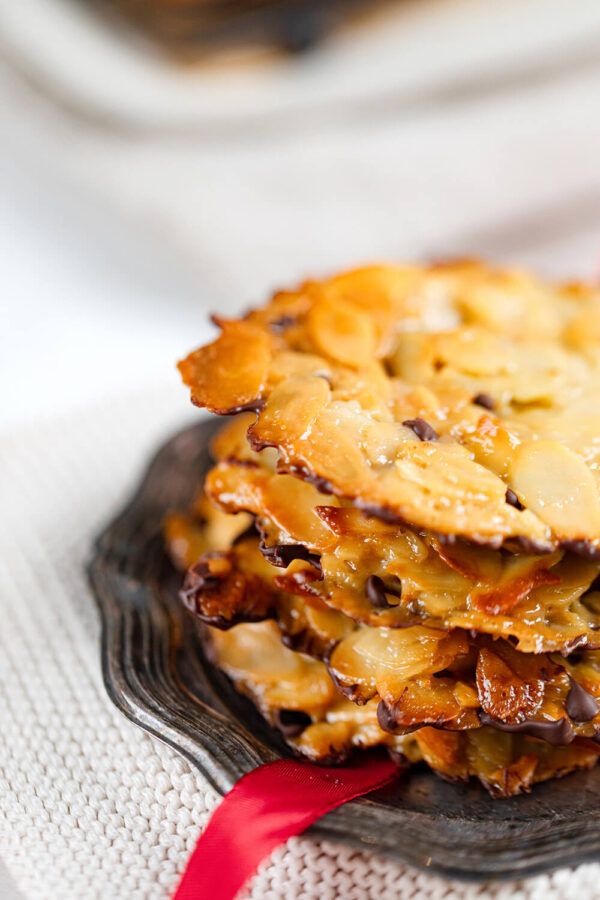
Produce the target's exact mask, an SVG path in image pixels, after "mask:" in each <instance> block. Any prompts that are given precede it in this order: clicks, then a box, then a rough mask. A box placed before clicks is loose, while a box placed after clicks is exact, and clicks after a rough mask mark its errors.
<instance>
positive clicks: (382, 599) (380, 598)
mask: <svg viewBox="0 0 600 900" xmlns="http://www.w3.org/2000/svg"><path fill="white" fill-rule="evenodd" d="M396 581H397V582H398V584H399V585H400V586H399V587H397V588H390V587H387V586H386V585H385V584H384V583H383V581H382V579H381V578H380V577H379V575H369V577H368V578H367V582H366V585H365V587H366V591H367V597H368V598H369V600H370V601H371V603H372V604H373V606H376V607H377V609H389V608H390V604H389V603H388V601H387V597H386V596H385V595H386V594H391V595H392V596H393V597H401V596H402V583H401V581H400V579H399V578H397V579H396Z"/></svg>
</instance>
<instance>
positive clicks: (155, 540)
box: [89, 420, 600, 880]
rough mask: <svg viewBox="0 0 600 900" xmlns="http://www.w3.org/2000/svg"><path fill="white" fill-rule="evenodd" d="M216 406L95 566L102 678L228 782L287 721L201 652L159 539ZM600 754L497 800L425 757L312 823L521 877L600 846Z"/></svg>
mask: <svg viewBox="0 0 600 900" xmlns="http://www.w3.org/2000/svg"><path fill="white" fill-rule="evenodd" d="M218 425H219V423H218V421H214V420H208V421H206V420H205V421H203V422H202V423H201V424H199V425H197V426H194V427H193V428H191V429H187V430H186V431H183V432H181V433H180V434H178V435H176V436H175V437H174V438H173V439H172V440H170V441H169V442H168V443H167V444H166V445H165V446H164V447H163V448H162V449H161V450H160V452H159V453H158V454H157V456H156V457H155V458H154V460H153V461H152V463H151V464H150V466H149V468H148V470H147V472H146V474H145V476H144V478H143V481H142V483H141V485H140V487H139V489H138V492H137V493H136V495H135V497H134V498H133V499H132V501H131V502H130V503H129V504H128V506H127V507H126V508H125V509H124V510H123V512H122V513H121V514H120V515H119V516H118V518H117V519H115V521H114V522H112V523H111V524H110V525H109V526H108V528H107V529H106V530H105V531H104V532H103V533H102V534H101V535H100V537H99V538H98V540H97V542H96V544H95V547H94V552H93V557H92V560H91V563H90V566H89V575H90V580H91V584H92V587H93V590H94V593H95V595H96V597H97V600H98V604H99V606H100V610H101V614H102V621H103V642H102V663H103V672H104V680H105V684H106V689H107V691H108V693H109V695H110V697H111V699H112V700H113V702H114V703H115V704H116V705H117V706H118V707H119V709H121V710H122V712H124V713H125V715H127V716H128V717H129V718H130V719H131V720H132V721H134V722H136V723H137V724H138V725H141V726H142V727H143V728H145V729H146V730H147V731H149V732H151V733H152V734H154V735H156V736H157V737H159V738H161V739H162V740H163V741H165V742H166V743H168V744H170V745H171V746H172V747H174V748H175V749H177V750H179V751H180V752H181V753H183V754H184V755H185V756H186V757H187V758H188V759H189V760H190V761H191V762H192V763H193V764H195V765H196V766H198V768H199V769H200V770H201V771H202V772H203V774H204V775H205V776H206V777H207V778H208V780H209V781H210V782H211V784H212V785H213V786H214V787H215V788H216V789H217V790H218V791H220V792H221V793H224V792H225V791H227V790H229V788H230V787H231V786H232V785H233V783H234V782H235V781H236V780H237V779H238V778H239V777H240V776H241V775H243V774H244V773H245V772H247V771H249V770H250V769H252V768H254V767H255V766H257V765H259V764H260V763H262V762H266V761H268V760H271V759H274V758H277V757H279V756H282V755H287V754H288V751H287V750H286V748H285V746H284V744H283V743H282V741H281V740H280V738H279V737H278V735H277V734H276V733H275V732H274V731H273V730H272V729H271V728H270V727H269V726H268V725H267V724H266V723H265V722H264V720H263V719H262V718H261V717H260V716H259V715H258V713H257V712H256V710H255V709H254V706H253V705H252V704H251V703H250V701H248V700H246V699H245V698H243V697H240V696H239V695H238V694H237V693H236V692H235V690H234V689H233V687H232V686H231V684H230V682H229V681H228V680H227V678H225V676H223V675H221V674H220V673H219V672H216V671H215V670H214V669H213V668H212V666H211V665H210V663H208V662H207V661H206V660H205V658H204V656H203V653H202V648H201V645H200V640H199V633H198V631H197V629H196V626H195V624H194V621H193V620H192V618H191V617H190V616H189V615H188V613H186V612H185V610H184V609H183V608H182V607H181V605H180V604H179V602H178V599H177V588H178V586H179V584H180V581H181V575H180V574H179V573H177V572H175V571H174V570H173V568H172V566H171V564H170V563H169V560H168V559H167V556H166V554H165V552H164V549H163V542H162V536H161V527H162V521H163V518H164V515H165V513H166V512H167V511H168V510H173V509H185V508H186V507H187V506H188V504H189V502H190V500H191V497H192V495H193V494H194V491H195V489H196V487H197V486H198V484H199V482H200V481H201V479H202V477H203V475H204V473H205V472H206V470H207V468H208V466H209V464H210V459H209V455H208V442H209V439H210V437H211V435H212V434H213V433H214V432H215V430H216V429H217V428H218ZM599 808H600V768H596V769H593V770H592V771H591V772H583V773H577V774H574V775H570V776H568V777H567V778H564V779H562V780H559V781H553V782H550V783H548V784H542V785H538V786H536V787H535V788H534V789H533V791H532V793H531V794H529V795H525V796H522V797H517V798H514V799H512V800H492V799H491V798H490V797H489V796H488V795H487V793H485V791H484V790H483V789H482V788H480V787H479V786H477V785H470V786H462V785H454V784H448V783H447V782H445V781H442V780H441V779H440V778H438V777H437V776H436V775H434V774H433V773H432V772H430V771H428V770H426V769H424V768H423V769H421V768H420V767H417V768H416V769H415V770H414V771H413V772H411V773H410V774H408V775H406V776H404V777H402V778H400V779H398V781H397V782H396V783H395V784H394V785H393V786H391V787H388V788H385V789H383V790H381V791H378V792H377V793H374V794H371V795H369V797H368V798H364V799H361V800H356V801H353V802H352V803H349V804H346V805H345V806H343V807H341V808H340V809H337V810H335V811H334V812H332V813H329V814H328V815H326V816H324V817H323V818H322V819H321V820H320V821H319V822H318V823H317V825H315V826H313V827H312V828H311V830H310V831H311V834H313V835H315V836H317V837H320V838H327V839H329V840H337V841H343V842H344V843H348V844H351V845H353V846H357V847H362V848H363V849H370V850H373V851H376V852H378V853H383V854H386V855H388V856H391V857H395V858H397V859H399V860H402V861H403V862H407V863H410V864H412V865H415V866H419V867H423V868H427V869H428V870H429V871H432V872H438V873H441V874H446V875H451V876H454V877H457V878H463V879H469V880H484V879H488V878H517V877H521V876H523V875H530V874H533V873H536V872H541V871H545V870H549V869H553V868H558V867H559V866H564V865H572V864H575V863H579V862H582V861H584V860H592V859H598V858H600V822H599V820H598V815H597V813H598V809H599Z"/></svg>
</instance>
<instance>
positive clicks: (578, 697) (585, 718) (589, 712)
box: [565, 676, 600, 722]
mask: <svg viewBox="0 0 600 900" xmlns="http://www.w3.org/2000/svg"><path fill="white" fill-rule="evenodd" d="M569 679H570V681H571V689H570V691H569V693H568V694H567V701H566V703H565V710H566V711H567V714H568V715H569V716H570V717H571V718H572V719H573V721H574V722H591V721H592V719H593V718H594V717H595V716H596V715H597V714H598V711H599V710H600V706H599V705H598V701H597V700H596V699H595V697H592V695H591V694H588V692H587V691H586V690H585V689H584V688H582V687H581V685H580V684H578V683H577V682H576V681H574V680H573V679H572V678H571V677H570V676H569Z"/></svg>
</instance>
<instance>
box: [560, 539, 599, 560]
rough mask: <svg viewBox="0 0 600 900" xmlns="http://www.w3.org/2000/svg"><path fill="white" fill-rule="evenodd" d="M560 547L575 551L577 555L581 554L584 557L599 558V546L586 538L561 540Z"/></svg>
mask: <svg viewBox="0 0 600 900" xmlns="http://www.w3.org/2000/svg"><path fill="white" fill-rule="evenodd" d="M561 547H562V548H563V549H564V550H570V551H571V553H575V554H576V555H577V556H583V558H584V559H592V560H598V559H600V547H599V546H597V545H596V544H592V542H591V541H589V540H587V539H584V540H580V541H562V543H561Z"/></svg>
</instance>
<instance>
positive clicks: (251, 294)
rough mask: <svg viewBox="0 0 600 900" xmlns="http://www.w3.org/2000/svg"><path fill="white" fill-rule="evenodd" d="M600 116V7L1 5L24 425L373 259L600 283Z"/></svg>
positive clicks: (5, 359)
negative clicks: (475, 259)
mask: <svg viewBox="0 0 600 900" xmlns="http://www.w3.org/2000/svg"><path fill="white" fill-rule="evenodd" d="M599 107H600V4H598V2H597V0H579V2H578V3H577V4H569V3H565V2H564V0H503V2H502V3H498V2H497V0H396V2H392V0H389V2H377V3H369V2H367V0H331V2H327V0H320V2H317V0H261V2H257V0H254V2H247V0H246V2H245V0H235V2H234V0H93V2H92V0H87V2H86V0H19V2H18V3H3V4H0V122H1V128H2V139H1V141H0V188H1V191H2V203H1V204H0V232H1V233H2V243H3V248H4V249H3V253H2V257H1V258H2V263H1V265H2V270H3V271H2V280H3V294H4V304H5V305H6V308H7V315H5V316H4V317H3V318H4V323H5V328H6V329H7V331H6V333H5V340H4V341H3V350H2V354H1V355H0V366H1V367H2V369H3V372H2V376H3V378H4V383H5V384H7V385H8V390H6V391H5V396H6V403H5V407H4V410H3V417H4V424H5V425H7V426H13V425H14V426H16V425H18V424H23V423H31V422H36V421H37V419H38V417H40V416H48V415H54V414H56V413H64V412H68V411H69V410H71V409H75V408H79V407H83V406H88V405H89V404H91V403H94V402H97V401H100V400H101V399H103V398H105V397H111V396H116V395H123V394H124V393H126V392H129V391H134V390H136V389H140V388H144V387H146V386H147V385H151V384H155V383H160V384H167V383H168V384H173V386H175V385H176V375H175V372H174V368H173V364H174V361H175V360H176V359H177V358H179V357H180V356H182V355H183V354H185V353H186V352H187V351H188V350H189V349H190V348H191V347H193V346H195V345H197V344H198V343H200V342H201V341H203V340H204V339H205V338H206V337H207V335H208V334H209V333H210V330H209V326H208V324H207V314H208V313H209V312H210V311H211V310H219V311H221V312H231V313H233V312H236V311H239V310H241V309H242V308H244V307H246V306H248V305H249V304H254V303H257V302H260V301H262V300H263V299H264V298H265V297H266V295H267V294H268V293H269V292H270V291H272V290H273V289H275V288H277V287H280V286H285V285H293V284H294V283H295V282H297V281H298V280H299V279H302V278H304V277H306V276H309V275H310V276H318V275H321V274H326V273H328V272H331V271H332V270H335V269H337V268H341V267H345V266H346V267H347V266H353V265H355V264H358V263H361V262H367V261H371V260H384V259H390V260H405V259H432V258H440V257H448V256H453V255H456V254H458V255H465V254H466V255H470V256H472V255H474V254H483V255H485V256H489V257H491V258H494V259H497V260H499V261H501V262H505V261H506V262H517V263H524V264H527V265H530V266H532V267H534V268H535V269H537V270H539V271H540V272H542V273H548V274H550V275H553V276H559V277H561V278H572V277H585V278H596V277H597V276H598V271H599V268H600V166H599V165H598V157H599V151H600V108H599ZM173 396H174V397H176V398H177V399H176V400H175V401H174V402H178V403H179V402H180V403H181V408H182V410H183V409H187V399H186V396H185V392H184V391H183V390H180V391H177V390H175V391H174V395H173Z"/></svg>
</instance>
